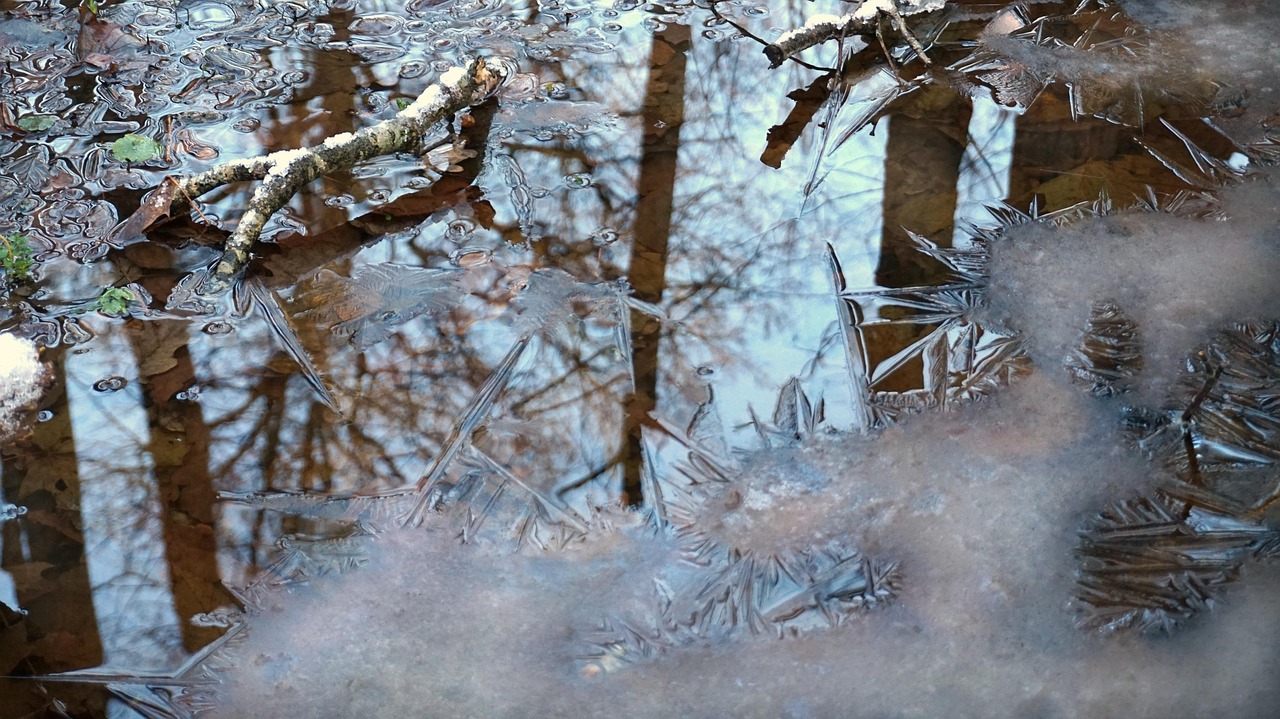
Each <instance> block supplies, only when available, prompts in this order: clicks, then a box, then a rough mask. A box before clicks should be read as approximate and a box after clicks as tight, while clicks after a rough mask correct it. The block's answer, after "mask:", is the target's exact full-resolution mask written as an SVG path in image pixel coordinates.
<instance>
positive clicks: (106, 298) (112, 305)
mask: <svg viewBox="0 0 1280 719" xmlns="http://www.w3.org/2000/svg"><path fill="white" fill-rule="evenodd" d="M134 299H136V298H135V297H134V295H133V292H132V291H130V290H128V289H126V288H124V287H108V288H107V289H105V290H103V291H102V294H101V295H98V299H96V300H94V302H93V309H95V310H97V311H99V312H101V313H102V314H104V315H123V314H124V313H125V312H127V311H128V310H129V303H130V302H132V301H133V300H134Z"/></svg>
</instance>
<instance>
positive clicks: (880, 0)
mask: <svg viewBox="0 0 1280 719" xmlns="http://www.w3.org/2000/svg"><path fill="white" fill-rule="evenodd" d="M945 4H946V2H945V0H863V2H862V3H861V4H860V5H858V7H857V8H856V9H854V11H853V12H851V13H848V14H847V15H839V16H837V15H814V16H813V17H811V18H809V20H808V21H807V22H805V24H804V25H802V26H801V27H798V28H796V29H795V30H791V31H790V32H786V33H783V34H782V36H781V37H779V38H778V39H777V40H775V41H773V42H772V43H771V44H769V45H765V47H764V54H765V56H766V57H768V58H769V66H770V67H775V68H776V67H778V66H780V65H782V63H783V62H786V60H787V59H788V58H790V57H791V56H793V55H796V54H798V53H800V52H802V51H804V50H808V49H809V48H811V47H814V46H816V45H821V44H822V43H824V42H826V41H828V40H834V39H835V38H838V37H849V36H851V35H874V34H875V33H876V32H877V26H878V24H879V22H880V20H881V18H884V17H887V18H889V19H890V20H892V21H893V23H894V24H895V25H897V26H898V31H899V32H901V33H902V34H903V35H904V36H905V37H906V38H907V41H908V42H910V43H911V44H912V47H913V48H914V49H916V51H917V53H918V54H920V56H921V57H922V58H923V57H924V51H923V49H921V48H919V47H918V43H917V42H916V41H915V37H914V36H912V35H911V34H910V33H909V32H908V31H907V30H906V26H905V25H903V24H902V17H903V16H904V15H919V14H921V13H927V12H933V11H934V10H938V9H940V8H941V7H942V6H943V5H945Z"/></svg>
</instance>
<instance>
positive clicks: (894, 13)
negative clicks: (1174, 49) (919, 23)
mask: <svg viewBox="0 0 1280 719" xmlns="http://www.w3.org/2000/svg"><path fill="white" fill-rule="evenodd" d="M880 13H881V14H883V15H888V16H889V19H891V20H892V21H893V25H894V27H895V28H896V29H897V30H898V34H899V35H902V37H903V39H904V40H906V41H907V44H908V45H910V46H911V49H912V50H915V51H916V55H919V56H920V61H921V62H923V63H924V64H925V67H932V66H933V61H932V60H930V59H929V56H928V55H927V54H925V51H924V46H923V45H921V44H920V41H919V40H918V39H916V36H915V34H914V33H912V32H911V31H910V30H908V29H907V21H906V19H905V18H903V17H902V13H900V12H898V6H897V5H896V4H895V3H889V5H888V7H887V8H886V9H884V10H881V11H880ZM876 29H877V30H879V23H877V24H876Z"/></svg>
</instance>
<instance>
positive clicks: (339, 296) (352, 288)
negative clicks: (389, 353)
mask: <svg viewBox="0 0 1280 719" xmlns="http://www.w3.org/2000/svg"><path fill="white" fill-rule="evenodd" d="M458 277H459V273H458V272H456V271H452V270H429V269H422V268H418V267H407V266H405V265H398V264H394V263H384V264H379V265H365V266H362V267H360V268H359V269H357V270H356V271H355V273H353V275H352V276H351V277H343V276H341V275H339V274H337V273H336V272H333V271H332V270H321V271H320V274H319V275H318V276H317V277H316V280H315V282H314V284H313V285H312V286H311V287H310V288H309V289H308V290H307V291H306V292H304V293H303V294H302V295H301V296H300V297H299V298H298V304H299V305H301V306H302V307H303V308H304V309H303V310H302V311H301V312H300V313H299V314H300V315H302V316H304V317H311V318H313V319H314V320H315V321H316V322H317V323H318V324H319V325H320V326H321V327H323V328H325V329H327V330H329V331H330V332H332V333H334V334H336V335H339V336H342V337H348V338H350V340H351V344H353V345H355V346H356V348H357V349H361V350H364V349H368V348H369V347H372V346H373V345H376V344H378V343H379V342H382V341H383V340H386V339H387V338H388V337H390V336H391V333H392V332H393V331H394V329H395V327H396V326H398V325H401V324H404V323H405V322H408V321H409V320H412V319H414V318H415V317H418V316H421V315H437V314H441V313H444V312H447V311H448V310H449V309H450V308H452V307H453V306H454V305H456V304H457V303H458V302H460V301H461V300H462V297H463V292H462V290H461V289H460V288H459V287H458V285H457V280H458Z"/></svg>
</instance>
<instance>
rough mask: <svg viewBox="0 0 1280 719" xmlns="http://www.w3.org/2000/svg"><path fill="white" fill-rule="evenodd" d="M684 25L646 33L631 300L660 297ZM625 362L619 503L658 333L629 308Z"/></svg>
mask: <svg viewBox="0 0 1280 719" xmlns="http://www.w3.org/2000/svg"><path fill="white" fill-rule="evenodd" d="M689 43H690V35H689V28H688V27H687V26H685V25H671V26H669V27H667V28H666V29H665V30H662V31H660V32H657V33H655V34H654V36H653V49H652V51H651V55H650V61H649V84H648V88H647V91H646V93H645V99H644V105H643V108H644V109H643V113H642V115H641V117H642V119H641V123H642V124H641V132H642V133H643V138H644V146H643V150H642V152H641V155H640V180H639V186H638V188H637V190H638V192H639V201H638V202H637V203H636V211H635V225H634V227H635V230H634V232H635V241H634V243H633V245H632V250H631V271H630V272H629V273H628V278H629V279H630V281H631V287H632V288H633V289H634V290H635V295H636V297H637V298H638V299H640V300H642V301H644V302H649V303H653V304H658V303H660V302H662V299H663V297H662V295H663V291H664V290H665V289H666V282H667V257H668V254H669V249H668V248H669V245H670V241H671V215H672V202H673V199H674V196H675V185H676V169H677V165H678V162H677V161H678V155H679V150H680V126H681V125H682V124H684V86H685V80H684V76H685V53H687V52H688V51H689ZM631 328H632V335H631V341H632V346H631V362H632V366H633V367H634V371H635V387H634V388H633V392H632V395H631V399H630V401H629V402H628V404H627V414H626V422H625V425H624V432H625V434H626V443H627V448H626V460H625V461H624V463H623V483H622V492H623V497H624V501H627V502H631V503H639V502H640V500H641V473H642V471H643V468H642V465H643V461H644V445H643V441H642V438H641V432H640V428H641V427H642V426H643V425H645V424H647V423H648V422H649V413H650V412H652V411H653V410H654V409H655V408H656V407H657V401H658V397H657V395H658V350H659V346H660V344H661V340H662V336H661V332H660V331H659V330H660V326H659V324H658V322H657V321H656V320H654V318H652V317H649V316H648V315H645V314H643V313H641V312H639V311H637V310H634V309H633V310H631Z"/></svg>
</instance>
